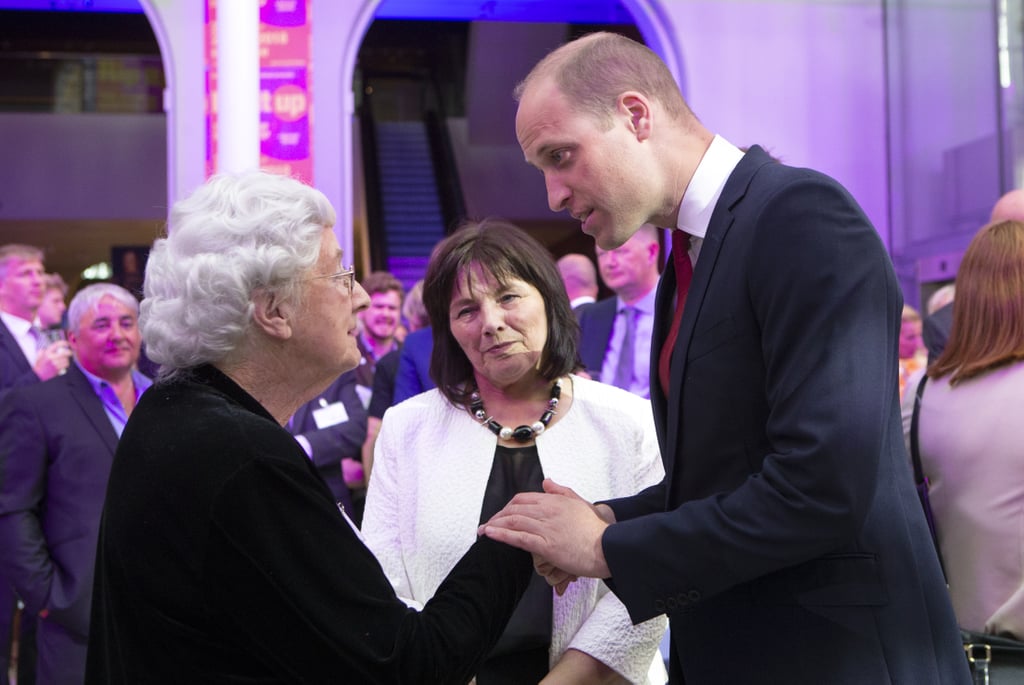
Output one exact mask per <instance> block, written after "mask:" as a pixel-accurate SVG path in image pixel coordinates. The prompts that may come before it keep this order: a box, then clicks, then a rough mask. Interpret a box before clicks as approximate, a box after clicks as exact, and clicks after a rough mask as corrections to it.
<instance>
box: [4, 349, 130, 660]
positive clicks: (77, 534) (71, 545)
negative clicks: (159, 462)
mask: <svg viewBox="0 0 1024 685" xmlns="http://www.w3.org/2000/svg"><path fill="white" fill-rule="evenodd" d="M116 448H117V433H115V432H114V429H113V427H112V426H111V425H110V419H109V418H107V415H106V412H104V410H103V403H102V402H101V401H100V399H99V397H97V396H96V393H95V392H94V391H93V388H92V385H90V384H89V381H88V379H86V377H85V375H84V374H83V373H82V372H81V370H79V368H78V366H77V365H76V364H71V365H70V366H69V367H68V370H67V373H66V374H64V375H62V376H57V377H55V378H52V379H51V380H48V381H46V382H45V383H36V384H34V385H31V386H27V387H24V388H17V389H15V390H12V391H11V392H9V393H7V395H6V396H4V397H3V398H2V399H0V549H3V550H4V551H3V554H0V573H2V575H3V576H4V577H5V578H6V579H7V580H8V581H9V582H10V583H11V585H13V587H14V589H15V590H16V591H17V593H18V595H19V596H20V597H21V598H22V600H23V601H24V602H25V607H26V609H27V611H28V612H30V613H31V614H33V615H34V614H38V613H39V612H40V611H41V610H43V609H47V610H48V611H49V615H48V617H47V618H46V621H53V622H55V623H58V624H60V625H61V626H62V627H63V628H64V629H65V630H67V631H69V632H71V633H73V634H75V635H78V636H81V637H82V638H84V637H86V636H87V635H88V627H89V607H90V602H91V597H92V581H93V564H94V563H95V561H96V540H97V536H98V532H99V525H100V514H101V513H102V510H103V499H104V496H105V494H106V491H107V477H108V476H109V475H110V467H111V464H112V463H113V459H114V450H115V449H116ZM40 656H41V657H44V651H43V650H42V649H40Z"/></svg>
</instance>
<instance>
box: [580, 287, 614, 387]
mask: <svg viewBox="0 0 1024 685" xmlns="http://www.w3.org/2000/svg"><path fill="white" fill-rule="evenodd" d="M618 302H619V298H617V297H606V298H604V299H603V300H599V301H597V302H594V303H591V304H588V305H583V306H581V307H579V308H578V310H577V312H578V313H577V317H576V318H577V319H579V322H580V348H579V349H580V361H581V362H583V368H584V369H586V370H587V372H588V373H589V374H590V376H591V378H593V379H594V380H597V381H599V380H601V367H602V366H603V365H604V355H605V353H606V352H607V351H608V342H609V341H610V340H611V339H612V328H613V327H614V326H615V317H616V315H617V314H618V311H617V309H618Z"/></svg>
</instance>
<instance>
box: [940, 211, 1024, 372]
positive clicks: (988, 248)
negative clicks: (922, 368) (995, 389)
mask: <svg viewBox="0 0 1024 685" xmlns="http://www.w3.org/2000/svg"><path fill="white" fill-rule="evenodd" d="M1022 360H1024V222H1020V221H1002V222H998V223H993V224H988V225H987V226H985V227H983V228H982V229H981V230H980V231H978V233H977V234H976V235H975V236H974V238H973V239H972V240H971V243H970V245H968V246H967V251H966V252H964V258H963V260H962V261H961V262H960V267H959V269H958V270H957V274H956V299H954V300H953V326H952V328H950V331H949V341H948V342H947V343H946V347H945V349H944V350H943V351H942V354H941V355H939V358H938V359H936V360H935V363H934V364H932V365H931V366H930V367H929V368H928V376H929V377H931V378H941V377H943V376H945V375H947V374H949V384H950V385H956V384H957V383H959V382H961V381H965V380H968V379H970V378H974V377H976V376H980V375H982V374H984V373H987V372H989V371H991V370H993V369H996V368H999V367H1001V366H1006V365H1008V364H1012V363H1014V362H1018V361H1022Z"/></svg>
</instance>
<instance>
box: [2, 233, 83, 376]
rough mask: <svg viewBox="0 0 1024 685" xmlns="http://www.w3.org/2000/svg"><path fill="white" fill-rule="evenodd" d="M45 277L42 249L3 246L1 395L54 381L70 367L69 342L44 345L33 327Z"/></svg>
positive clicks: (41, 297)
mask: <svg viewBox="0 0 1024 685" xmlns="http://www.w3.org/2000/svg"><path fill="white" fill-rule="evenodd" d="M45 275H46V272H45V271H44V270H43V251H42V250H40V249H39V248H37V247H32V246H31V245H17V244H9V245H4V246H3V247H0V323H2V324H3V325H0V395H2V394H3V393H4V392H5V391H6V390H8V389H10V388H15V387H21V386H25V385H32V384H33V383H38V382H39V381H41V380H43V381H45V380H47V379H50V378H53V377H54V376H56V375H57V374H59V373H61V372H62V371H63V370H64V369H66V368H67V367H68V364H69V361H70V357H71V351H70V350H69V349H68V346H67V343H65V342H63V341H61V342H55V343H52V344H48V345H46V344H43V342H42V341H41V340H39V339H38V338H37V335H38V333H37V331H36V329H35V328H34V327H33V324H34V322H35V320H36V311H37V310H38V309H39V305H40V304H41V303H42V301H43V295H44V293H45V287H44V283H45Z"/></svg>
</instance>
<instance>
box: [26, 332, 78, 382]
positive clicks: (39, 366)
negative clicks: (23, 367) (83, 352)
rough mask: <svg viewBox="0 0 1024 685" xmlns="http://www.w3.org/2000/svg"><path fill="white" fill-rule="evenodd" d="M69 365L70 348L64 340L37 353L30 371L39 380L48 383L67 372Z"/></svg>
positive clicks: (51, 344)
mask: <svg viewBox="0 0 1024 685" xmlns="http://www.w3.org/2000/svg"><path fill="white" fill-rule="evenodd" d="M70 363H71V346H70V345H68V344H67V342H66V341H64V340H58V341H57V342H55V343H50V344H49V345H47V346H46V347H44V348H43V349H41V350H40V351H39V356H37V357H36V363H35V365H34V366H33V367H32V370H33V371H35V372H36V375H37V376H39V380H41V381H48V380H50V379H51V378H53V377H54V376H59V375H60V374H62V373H64V372H65V371H67V370H68V365H69V364H70Z"/></svg>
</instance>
